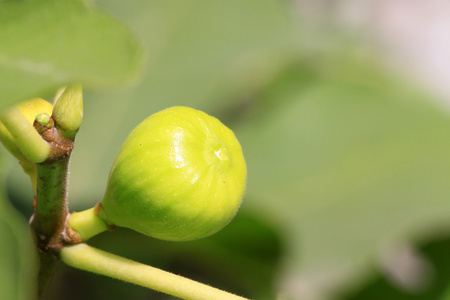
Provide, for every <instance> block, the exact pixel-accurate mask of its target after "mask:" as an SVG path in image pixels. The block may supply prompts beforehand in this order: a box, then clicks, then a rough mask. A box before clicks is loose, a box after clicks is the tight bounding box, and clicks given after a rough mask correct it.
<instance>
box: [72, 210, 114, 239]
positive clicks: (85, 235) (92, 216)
mask: <svg viewBox="0 0 450 300" xmlns="http://www.w3.org/2000/svg"><path fill="white" fill-rule="evenodd" d="M69 225H70V227H72V229H73V230H75V231H76V232H77V233H78V234H79V235H80V238H81V240H83V241H87V240H88V239H90V238H91V237H93V236H95V235H97V234H99V233H102V232H104V231H106V230H108V229H109V227H108V225H107V224H106V223H105V222H104V221H103V219H101V218H100V217H99V216H98V215H97V214H96V213H95V207H93V208H90V209H87V210H84V211H81V212H74V213H72V215H71V216H70V219H69Z"/></svg>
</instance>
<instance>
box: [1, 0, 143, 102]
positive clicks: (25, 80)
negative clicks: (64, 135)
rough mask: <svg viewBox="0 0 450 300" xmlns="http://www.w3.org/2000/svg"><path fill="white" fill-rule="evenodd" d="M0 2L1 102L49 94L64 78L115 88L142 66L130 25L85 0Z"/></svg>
mask: <svg viewBox="0 0 450 300" xmlns="http://www.w3.org/2000/svg"><path fill="white" fill-rule="evenodd" d="M0 6H1V8H0V40H1V41H2V42H1V45H0V99H1V101H0V107H4V106H6V105H9V104H11V103H14V102H17V101H21V100H24V99H27V98H29V97H36V96H41V97H42V96H48V95H49V94H53V93H54V92H55V91H56V89H57V88H58V87H60V86H62V85H66V84H68V83H82V84H83V85H84V86H85V88H87V89H93V88H95V89H97V88H106V87H114V86H116V85H119V84H123V82H124V81H129V80H130V79H131V78H133V77H134V76H135V74H136V71H137V69H138V68H139V66H140V62H141V58H142V57H141V53H140V52H141V51H140V45H139V44H138V42H137V41H136V39H135V38H134V37H133V36H132V34H131V33H130V32H129V30H127V29H126V28H125V27H124V26H123V25H122V24H120V23H119V22H117V21H116V20H114V19H112V18H111V17H108V16H107V15H105V14H104V13H101V12H100V11H99V10H97V9H95V8H93V7H89V6H88V5H86V3H85V2H84V1H79V0H67V1H57V0H34V1H31V0H30V1H6V2H2V3H1V4H0Z"/></svg>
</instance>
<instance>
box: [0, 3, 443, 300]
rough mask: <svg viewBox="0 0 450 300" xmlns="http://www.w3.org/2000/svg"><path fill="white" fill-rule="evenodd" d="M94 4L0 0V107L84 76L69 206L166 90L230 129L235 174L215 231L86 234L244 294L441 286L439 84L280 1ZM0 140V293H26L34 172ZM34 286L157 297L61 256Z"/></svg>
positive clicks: (167, 96)
mask: <svg viewBox="0 0 450 300" xmlns="http://www.w3.org/2000/svg"><path fill="white" fill-rule="evenodd" d="M95 6H96V7H97V8H94V3H90V2H89V3H88V4H86V5H85V4H83V3H82V2H78V1H76V0H70V1H60V2H58V1H52V0H37V1H29V2H27V1H22V2H20V1H17V2H16V1H0V41H4V42H0V101H2V102H1V105H2V107H5V106H6V105H9V104H11V103H14V102H17V101H20V100H23V99H26V98H27V97H32V96H41V97H44V98H46V99H48V100H49V101H51V99H52V97H53V94H54V92H55V91H56V88H57V87H58V86H60V85H63V84H67V83H71V82H79V81H81V82H83V84H84V87H85V95H84V101H85V102H84V103H85V105H84V110H85V114H84V120H83V125H82V127H81V129H80V131H79V133H78V135H77V144H76V147H75V149H74V152H73V155H72V161H71V175H70V191H69V192H70V208H71V210H83V209H86V208H89V207H92V206H93V205H95V204H96V203H97V202H99V201H100V200H101V198H102V194H103V192H104V189H105V187H106V180H107V176H108V172H109V167H110V166H111V164H112V161H113V159H114V156H115V154H116V153H117V151H118V150H119V148H120V145H121V143H122V142H123V140H124V139H125V137H126V136H127V134H128V133H129V132H130V131H131V130H132V129H133V128H134V127H135V126H136V125H137V124H139V123H140V122H141V121H142V120H143V119H145V118H146V117H147V116H149V115H150V114H152V113H154V112H156V111H159V110H161V109H164V108H166V107H169V106H173V105H184V106H190V107H194V108H197V109H200V110H204V111H205V112H207V113H209V114H211V115H214V116H216V117H218V118H219V119H220V120H221V121H222V122H223V123H225V124H226V125H227V126H229V127H230V128H232V129H233V130H234V131H235V133H236V136H237V137H238V139H239V140H240V142H241V144H242V147H243V150H244V155H245V157H246V160H247V164H248V184H247V192H246V197H245V199H244V202H243V205H242V208H241V210H240V212H239V213H238V215H237V217H236V218H235V220H234V221H233V222H232V223H231V224H230V225H229V226H228V227H227V228H225V229H224V230H223V231H221V232H219V233H218V234H216V235H214V236H212V237H209V238H206V239H202V240H199V241H195V242H187V243H173V242H164V241H158V240H154V239H151V238H148V237H143V236H141V235H139V234H137V233H134V232H131V231H129V230H122V229H120V230H117V231H116V232H111V233H105V234H102V235H100V236H98V237H96V238H94V239H93V240H92V242H90V244H92V245H95V246H96V247H99V248H101V249H104V250H107V251H110V252H113V253H117V254H120V255H123V256H126V257H129V258H132V259H135V260H138V261H141V262H144V263H148V264H151V265H154V266H157V267H160V268H163V269H165V270H168V271H172V272H175V273H178V274H182V275H185V276H188V277H190V278H193V279H197V280H200V281H202V282H205V283H208V284H210V285H213V286H216V287H220V288H224V289H226V290H228V291H230V292H234V293H237V294H241V295H243V296H246V297H249V298H252V299H279V300H284V299H287V300H289V299H293V300H297V299H298V300H300V299H302V300H303V299H306V300H316V299H342V300H345V299H348V300H350V299H352V300H353V299H355V300H356V299H361V300H363V299H450V286H449V285H448V282H450V263H449V260H448V259H447V256H448V255H449V253H450V251H448V250H449V249H450V235H449V233H450V231H449V229H450V218H449V216H450V201H449V196H450V185H449V182H450V156H449V155H448V153H449V152H450V141H449V140H447V139H446V138H447V137H448V136H449V135H450V119H449V117H448V111H447V108H444V107H443V106H442V104H440V103H439V101H437V100H438V99H436V97H433V96H431V95H429V94H428V93H426V92H424V88H423V87H420V85H418V84H412V83H411V82H410V81H409V80H407V79H404V78H406V75H405V74H399V73H396V72H393V71H392V69H390V68H388V67H386V66H384V65H383V63H382V62H383V59H382V58H383V57H382V56H380V54H379V53H378V52H377V51H375V49H373V48H371V47H369V46H367V44H366V43H364V42H363V41H362V40H361V39H357V38H355V36H352V35H348V34H346V33H345V32H344V31H343V30H342V29H341V28H339V27H337V26H330V24H324V23H321V22H319V21H318V20H317V19H314V18H302V17H301V14H296V10H294V7H295V5H294V3H291V2H287V1H275V0H228V1H222V0H209V1H206V0H203V1H200V0H195V1H182V0H145V1H144V0H133V1H126V2H125V1H117V0H109V1H104V0H99V1H96V2H95ZM311 20H314V22H313V21H311ZM325 23H326V22H325ZM403 76H405V77H403ZM447 147H448V148H447ZM2 150H3V149H2ZM3 152H4V151H3ZM3 152H2V153H1V154H2V155H1V158H2V161H1V162H2V164H3V167H2V172H1V174H2V177H3V178H4V179H5V184H4V185H3V186H4V190H5V193H4V194H5V195H6V194H7V196H8V197H9V198H10V200H11V203H12V204H13V206H14V207H15V208H13V207H11V206H10V205H9V204H8V202H6V201H3V202H2V206H3V207H4V208H3V209H2V210H1V213H0V239H1V242H0V245H1V246H0V295H3V296H2V297H0V298H1V299H30V298H29V297H30V294H28V293H31V291H30V288H31V290H32V289H33V285H32V284H31V283H30V282H31V281H30V277H32V276H33V273H32V270H33V263H32V261H31V258H32V257H31V254H30V253H31V252H30V248H31V246H30V245H29V241H27V239H26V226H25V224H26V221H25V220H26V219H28V218H29V217H30V216H31V214H32V207H31V200H32V197H33V196H32V191H31V185H30V183H29V182H28V179H27V178H26V177H25V175H24V174H22V171H21V169H20V166H19V165H18V164H17V163H16V162H15V161H14V160H13V159H12V158H11V156H10V155H9V154H7V153H3ZM4 198H5V197H4ZM17 211H18V212H17ZM20 214H21V215H22V216H20ZM30 257H31V258H30ZM2 293H3V294H2ZM45 299H47V300H50V299H52V300H53V299H67V300H70V299H171V298H170V297H168V296H165V295H162V294H160V293H157V292H153V291H149V290H146V289H144V288H140V287H136V286H133V285H130V284H126V283H121V282H117V281H115V280H112V279H109V278H103V277H100V276H97V275H92V274H87V273H84V272H82V271H78V270H74V269H71V268H69V267H66V266H63V265H61V267H60V268H59V270H58V272H57V274H56V276H55V279H54V280H53V282H52V284H51V286H50V288H49V290H48V292H47V295H46V298H45Z"/></svg>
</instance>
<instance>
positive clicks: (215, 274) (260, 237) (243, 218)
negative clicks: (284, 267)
mask: <svg viewBox="0 0 450 300" xmlns="http://www.w3.org/2000/svg"><path fill="white" fill-rule="evenodd" d="M90 244H92V245H94V246H96V247H98V248H101V249H103V250H106V251H110V252H113V253H115V254H119V255H121V256H124V257H128V258H131V259H134V260H136V261H140V262H143V263H146V264H149V265H152V266H155V267H158V268H161V269H163V270H166V271H170V272H173V273H176V274H181V275H183V276H186V277H188V278H191V279H194V280H198V281H200V282H203V283H206V284H209V285H212V286H214V287H217V288H221V289H224V290H227V291H229V292H233V293H236V294H239V295H244V296H246V297H250V298H251V299H258V300H272V299H275V295H276V293H277V290H276V285H275V284H276V278H277V275H278V271H279V265H280V259H281V257H282V254H283V251H284V248H283V241H282V238H281V237H280V235H279V232H278V228H274V227H273V226H272V225H271V224H269V223H267V221H265V220H264V219H261V218H260V217H259V216H258V215H255V214H253V213H250V212H245V211H240V212H239V213H238V214H237V216H236V218H235V219H234V220H233V221H232V222H231V223H230V224H229V225H228V226H227V227H225V228H224V229H223V230H222V231H220V232H218V233H217V234H215V235H213V236H211V237H208V238H204V239H201V240H197V241H192V242H166V241H161V240H156V239H152V238H149V237H146V236H143V235H141V234H139V233H136V232H133V231H131V230H126V229H118V230H117V231H116V232H111V233H105V234H102V235H100V236H97V237H96V238H95V239H93V240H92V241H91V243H90ZM55 280H56V281H55V282H54V283H53V284H52V285H51V286H50V287H49V288H50V290H49V293H48V295H47V298H46V299H49V300H50V299H61V298H63V297H64V299H65V300H71V299H81V298H84V297H89V298H95V299H111V300H114V299H117V300H119V299H124V298H131V299H135V300H139V299H142V300H143V299H150V298H151V299H174V298H173V297H171V296H167V295H163V294H161V293H158V292H155V291H152V290H148V289H145V288H142V287H138V286H134V285H131V284H129V283H124V282H118V281H117V280H114V279H111V278H107V277H102V276H98V275H93V274H89V273H86V272H83V271H79V270H75V269H69V268H66V267H65V268H62V269H61V270H60V272H59V274H57V276H56V279H55Z"/></svg>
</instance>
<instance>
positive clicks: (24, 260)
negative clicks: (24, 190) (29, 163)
mask: <svg viewBox="0 0 450 300" xmlns="http://www.w3.org/2000/svg"><path fill="white" fill-rule="evenodd" d="M2 154H3V153H2ZM2 167H3V168H5V166H4V164H2ZM2 173H3V172H2ZM1 175H2V176H1V177H2V178H1V180H2V181H3V175H4V174H1ZM4 191H5V190H4V185H3V184H2V185H1V187H0V244H1V245H2V246H1V247H0V269H1V272H0V299H8V300H30V299H34V298H35V297H34V296H35V293H36V286H35V284H36V282H35V280H36V262H35V253H34V247H33V245H32V242H31V238H30V235H29V231H28V226H27V223H26V222H25V220H24V219H23V217H22V216H20V215H19V214H18V213H17V212H16V211H15V210H14V209H13V208H12V207H11V205H10V204H9V203H8V202H6V199H5V193H4Z"/></svg>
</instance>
